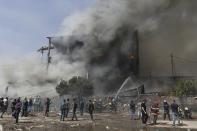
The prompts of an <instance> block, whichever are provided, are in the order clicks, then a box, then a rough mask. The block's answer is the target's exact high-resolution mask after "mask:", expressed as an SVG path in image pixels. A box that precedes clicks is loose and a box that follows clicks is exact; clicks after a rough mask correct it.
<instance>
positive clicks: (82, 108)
mask: <svg viewBox="0 0 197 131" xmlns="http://www.w3.org/2000/svg"><path fill="white" fill-rule="evenodd" d="M84 106H85V103H84V101H83V100H81V101H80V114H81V116H83V111H84Z"/></svg>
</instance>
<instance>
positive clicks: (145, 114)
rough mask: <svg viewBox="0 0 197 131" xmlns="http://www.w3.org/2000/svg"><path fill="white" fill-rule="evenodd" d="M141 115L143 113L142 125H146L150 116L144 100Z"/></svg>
mask: <svg viewBox="0 0 197 131" xmlns="http://www.w3.org/2000/svg"><path fill="white" fill-rule="evenodd" d="M141 113H142V123H143V124H146V123H147V120H148V114H147V111H146V100H143V102H142V104H141Z"/></svg>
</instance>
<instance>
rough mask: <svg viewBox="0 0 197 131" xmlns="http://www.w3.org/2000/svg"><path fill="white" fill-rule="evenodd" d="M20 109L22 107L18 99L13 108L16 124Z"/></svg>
mask: <svg viewBox="0 0 197 131" xmlns="http://www.w3.org/2000/svg"><path fill="white" fill-rule="evenodd" d="M21 107H22V103H21V100H20V98H18V100H17V102H16V106H15V115H14V116H15V119H16V123H18V118H19V114H20V112H21Z"/></svg>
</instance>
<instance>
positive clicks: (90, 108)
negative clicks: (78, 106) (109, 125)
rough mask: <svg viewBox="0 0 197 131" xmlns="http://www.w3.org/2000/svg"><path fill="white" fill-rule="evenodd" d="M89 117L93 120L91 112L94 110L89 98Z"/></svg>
mask: <svg viewBox="0 0 197 131" xmlns="http://www.w3.org/2000/svg"><path fill="white" fill-rule="evenodd" d="M88 110H89V113H90V117H91V119H92V120H93V112H94V104H93V102H92V101H91V100H89V107H88Z"/></svg>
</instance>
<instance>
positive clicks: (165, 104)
mask: <svg viewBox="0 0 197 131" xmlns="http://www.w3.org/2000/svg"><path fill="white" fill-rule="evenodd" d="M163 110H164V115H163V119H164V120H166V116H168V119H169V121H170V105H169V104H168V102H167V101H166V100H164V101H163Z"/></svg>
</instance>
